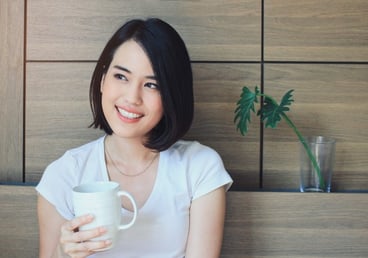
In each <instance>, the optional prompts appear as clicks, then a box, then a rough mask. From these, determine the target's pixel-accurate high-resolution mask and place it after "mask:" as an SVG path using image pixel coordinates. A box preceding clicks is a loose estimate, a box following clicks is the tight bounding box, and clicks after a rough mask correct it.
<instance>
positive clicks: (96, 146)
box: [47, 137, 104, 168]
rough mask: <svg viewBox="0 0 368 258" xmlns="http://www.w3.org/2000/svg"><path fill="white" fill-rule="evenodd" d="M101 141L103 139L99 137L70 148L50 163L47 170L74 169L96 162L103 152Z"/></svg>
mask: <svg viewBox="0 0 368 258" xmlns="http://www.w3.org/2000/svg"><path fill="white" fill-rule="evenodd" d="M103 141H104V137H100V138H98V139H96V140H93V141H91V142H88V143H85V144H83V145H80V146H79V147H75V148H71V149H69V150H67V151H65V152H64V154H63V155H62V156H60V157H59V158H58V159H56V160H54V161H53V162H51V164H49V165H48V167H47V168H53V167H58V168H61V167H64V168H65V167H71V168H73V167H74V168H76V167H78V166H80V165H81V164H86V163H88V162H89V161H97V160H98V157H99V155H100V153H101V151H103Z"/></svg>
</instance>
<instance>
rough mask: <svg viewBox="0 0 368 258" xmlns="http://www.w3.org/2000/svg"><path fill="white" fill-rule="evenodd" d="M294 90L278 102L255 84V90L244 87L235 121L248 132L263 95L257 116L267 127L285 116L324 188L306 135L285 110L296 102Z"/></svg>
mask: <svg viewBox="0 0 368 258" xmlns="http://www.w3.org/2000/svg"><path fill="white" fill-rule="evenodd" d="M293 91H294V90H289V91H288V92H286V93H285V95H284V96H283V97H282V99H281V101H280V104H278V103H277V101H276V100H274V98H272V97H271V96H269V95H267V94H264V93H261V92H260V90H259V88H258V87H257V86H255V89H254V92H252V91H251V90H249V88H248V87H246V86H245V87H243V90H242V93H241V95H240V99H239V100H238V102H237V103H236V104H237V107H236V109H235V117H234V123H236V128H237V130H239V131H240V133H241V134H242V135H243V136H244V135H245V134H246V133H247V132H248V124H249V123H250V122H251V112H253V113H255V107H254V104H255V103H260V102H259V101H258V98H260V97H263V102H262V103H260V108H259V110H258V111H257V116H260V118H261V121H262V122H264V123H265V127H266V128H267V127H270V128H276V127H277V125H278V123H279V122H280V121H281V119H282V118H283V119H284V120H285V121H286V123H287V124H288V125H289V126H290V127H291V128H292V129H293V130H294V132H295V134H296V135H297V136H298V139H299V141H300V142H301V144H302V145H303V147H304V149H305V150H306V152H307V154H308V157H309V159H310V160H311V161H312V164H313V167H314V169H315V171H316V173H317V176H318V179H319V184H320V186H321V187H322V188H324V187H325V183H324V179H323V177H322V175H321V170H320V168H319V165H318V163H317V161H316V158H315V157H314V155H313V153H312V152H311V150H310V148H309V146H308V145H307V143H306V141H305V140H304V137H303V136H302V134H301V133H300V132H299V130H298V129H297V128H296V126H295V125H294V123H293V122H292V121H291V120H290V118H289V117H288V116H287V115H286V113H285V112H287V111H289V110H290V108H289V106H290V105H291V104H292V102H294V100H293V99H292V93H293Z"/></svg>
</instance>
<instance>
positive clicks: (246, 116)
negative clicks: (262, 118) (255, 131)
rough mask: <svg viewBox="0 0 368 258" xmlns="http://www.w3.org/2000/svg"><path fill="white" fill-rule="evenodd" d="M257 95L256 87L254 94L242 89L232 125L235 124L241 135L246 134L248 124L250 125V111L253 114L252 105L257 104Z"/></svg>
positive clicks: (245, 88)
mask: <svg viewBox="0 0 368 258" xmlns="http://www.w3.org/2000/svg"><path fill="white" fill-rule="evenodd" d="M258 95H259V89H258V87H257V86H256V87H255V89H254V93H253V92H252V91H250V90H249V89H248V87H246V86H245V87H243V90H242V93H241V95H240V99H239V101H238V102H237V103H236V104H237V107H236V109H235V117H234V123H236V125H237V126H236V129H237V130H239V131H240V133H241V134H242V135H245V134H246V133H247V132H248V124H249V123H250V115H251V111H252V112H253V113H255V110H254V103H258V98H257V96H258Z"/></svg>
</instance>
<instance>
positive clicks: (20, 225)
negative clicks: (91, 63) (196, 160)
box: [0, 185, 368, 258]
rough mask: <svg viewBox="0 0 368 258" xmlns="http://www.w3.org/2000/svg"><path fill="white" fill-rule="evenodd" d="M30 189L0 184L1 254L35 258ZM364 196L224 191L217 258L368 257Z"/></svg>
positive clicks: (33, 202) (367, 200)
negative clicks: (223, 227)
mask: <svg viewBox="0 0 368 258" xmlns="http://www.w3.org/2000/svg"><path fill="white" fill-rule="evenodd" d="M36 199H37V194H36V191H35V189H34V187H29V186H6V185H0V204H1V207H2V208H1V209H0V239H1V241H0V250H1V253H0V257H4V258H8V257H14V258H23V257H27V258H36V257H38V223H37V211H36V207H37V203H36ZM367 205H368V198H367V195H366V194H341V193H330V194H313V193H308V194H305V193H279V192H228V193H227V211H226V220H225V231H224V240H223V246H222V254H221V257H222V258H248V257H249V258H256V257H257V258H267V257H274V258H276V257H277V258H284V257H293V258H307V257H308V258H309V257H313V258H322V257H323V258H324V257H330V258H339V257H341V258H342V257H344V258H345V257H362V258H363V257H367V254H368V246H367V242H368V221H367V217H368V210H367V209H366V207H367Z"/></svg>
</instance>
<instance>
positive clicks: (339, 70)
mask: <svg viewBox="0 0 368 258" xmlns="http://www.w3.org/2000/svg"><path fill="white" fill-rule="evenodd" d="M367 70H368V65H342V64H338V65H332V64H331V65H327V64H326V65H323V64H320V65H316V64H298V65H297V64H293V65H288V64H284V65H281V64H277V65H276V64H275V65H271V64H269V65H266V67H265V92H266V93H267V94H270V95H271V96H272V95H273V96H275V97H276V96H277V97H276V98H277V99H278V100H280V99H281V97H282V95H283V94H284V93H285V92H286V91H287V90H289V89H294V90H295V92H294V100H295V103H293V104H292V106H291V112H289V113H288V115H289V116H290V118H291V119H292V120H293V122H294V123H295V124H296V125H297V127H298V129H299V130H300V131H301V133H302V134H303V135H304V136H308V135H325V136H331V137H334V138H336V140H337V143H336V163H335V170H334V175H333V180H332V184H333V187H332V190H334V191H340V190H367V188H368V174H367V173H368V172H367V167H368V161H367V157H368V131H367V130H366V129H367V123H368V112H367V110H368V103H367V101H366V100H367V99H368V73H367ZM264 139H265V144H264V168H265V182H264V183H265V187H266V188H267V189H270V188H271V189H279V188H286V189H298V188H299V186H298V183H299V143H298V140H297V137H296V135H295V133H294V132H293V131H292V129H291V128H289V127H288V125H287V124H286V123H285V122H284V121H283V122H281V123H280V124H279V127H278V128H277V129H275V130H272V129H266V130H265V137H264Z"/></svg>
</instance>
